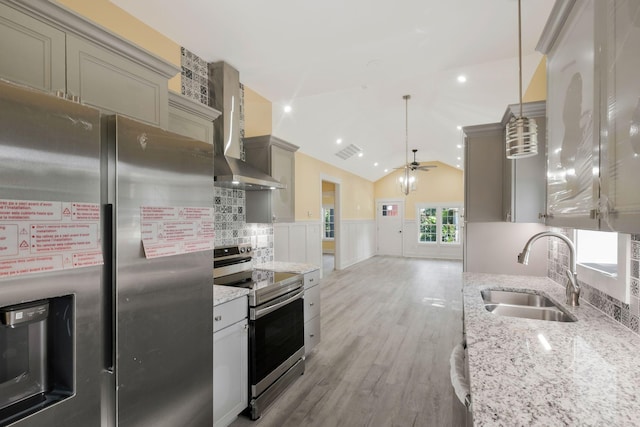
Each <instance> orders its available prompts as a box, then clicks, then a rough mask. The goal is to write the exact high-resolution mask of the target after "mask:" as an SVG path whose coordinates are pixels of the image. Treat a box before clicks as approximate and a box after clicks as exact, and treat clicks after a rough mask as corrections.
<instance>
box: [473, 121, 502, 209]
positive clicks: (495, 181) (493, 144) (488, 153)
mask: <svg viewBox="0 0 640 427" xmlns="http://www.w3.org/2000/svg"><path fill="white" fill-rule="evenodd" d="M462 130H463V132H464V135H465V144H464V149H465V155H464V210H465V222H493V221H504V215H503V212H502V186H503V171H502V167H503V161H502V159H503V158H504V157H505V145H504V140H503V135H504V129H503V127H502V124H500V123H491V124H486V125H476V126H465V127H464V128H463V129H462Z"/></svg>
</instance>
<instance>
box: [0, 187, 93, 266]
mask: <svg viewBox="0 0 640 427" xmlns="http://www.w3.org/2000/svg"><path fill="white" fill-rule="evenodd" d="M103 262H104V261H103V257H102V249H101V241H100V205H99V204H96V203H76V202H52V201H36V200H7V199H0V277H9V276H18V275H22V274H31V273H41V272H45V271H54V270H62V269H66V268H80V267H90V266H94V265H102V264H103Z"/></svg>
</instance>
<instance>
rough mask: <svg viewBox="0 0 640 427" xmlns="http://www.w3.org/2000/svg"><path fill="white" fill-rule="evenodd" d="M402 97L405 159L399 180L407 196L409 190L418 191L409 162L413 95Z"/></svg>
mask: <svg viewBox="0 0 640 427" xmlns="http://www.w3.org/2000/svg"><path fill="white" fill-rule="evenodd" d="M402 99H404V104H405V132H404V141H405V151H404V153H405V161H404V172H403V174H402V176H401V177H400V179H399V180H398V181H399V182H400V191H402V193H403V194H404V195H405V196H406V195H408V194H409V192H411V191H416V177H415V175H414V171H413V169H412V168H411V167H410V164H409V99H411V95H404V96H403V97H402Z"/></svg>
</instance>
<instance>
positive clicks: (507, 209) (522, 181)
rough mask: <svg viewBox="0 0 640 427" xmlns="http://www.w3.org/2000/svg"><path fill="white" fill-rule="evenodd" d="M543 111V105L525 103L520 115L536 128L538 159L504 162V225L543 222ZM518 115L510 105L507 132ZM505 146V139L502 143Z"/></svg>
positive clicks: (544, 181) (544, 121)
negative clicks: (512, 120)
mask: <svg viewBox="0 0 640 427" xmlns="http://www.w3.org/2000/svg"><path fill="white" fill-rule="evenodd" d="M545 112H546V108H545V102H544V101H538V102H527V103H525V104H523V105H522V114H523V115H524V116H525V117H528V118H530V119H535V121H536V124H537V125H538V155H536V156H531V157H526V158H524V159H515V160H512V159H507V157H506V155H504V153H503V155H502V159H503V162H504V163H503V172H504V181H503V194H502V204H503V216H504V220H505V221H507V222H540V223H543V222H544V213H545V205H546V199H545V197H546V188H545V186H546V175H545V170H546V156H545V152H546V144H545V142H546V141H545V140H546V134H547V127H546V120H547V119H546V116H545ZM519 114H520V105H519V104H513V105H509V107H508V108H507V111H506V112H505V114H504V117H503V118H502V126H503V127H505V128H506V126H507V124H508V123H509V119H511V117H514V116H516V117H517V116H518V115H519ZM502 143H503V146H504V136H503V140H502Z"/></svg>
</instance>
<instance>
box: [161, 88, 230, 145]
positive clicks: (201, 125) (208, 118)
mask: <svg viewBox="0 0 640 427" xmlns="http://www.w3.org/2000/svg"><path fill="white" fill-rule="evenodd" d="M218 116H220V112H219V111H218V110H215V109H213V108H211V107H209V106H206V105H204V104H202V103H200V102H197V101H194V100H192V99H191V98H187V97H186V96H184V95H180V94H177V93H175V92H169V128H168V129H169V130H170V131H171V132H175V133H177V134H179V135H184V136H188V137H189V138H193V139H197V140H199V141H204V142H207V143H209V144H211V145H213V121H214V120H215V119H216V118H218Z"/></svg>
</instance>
